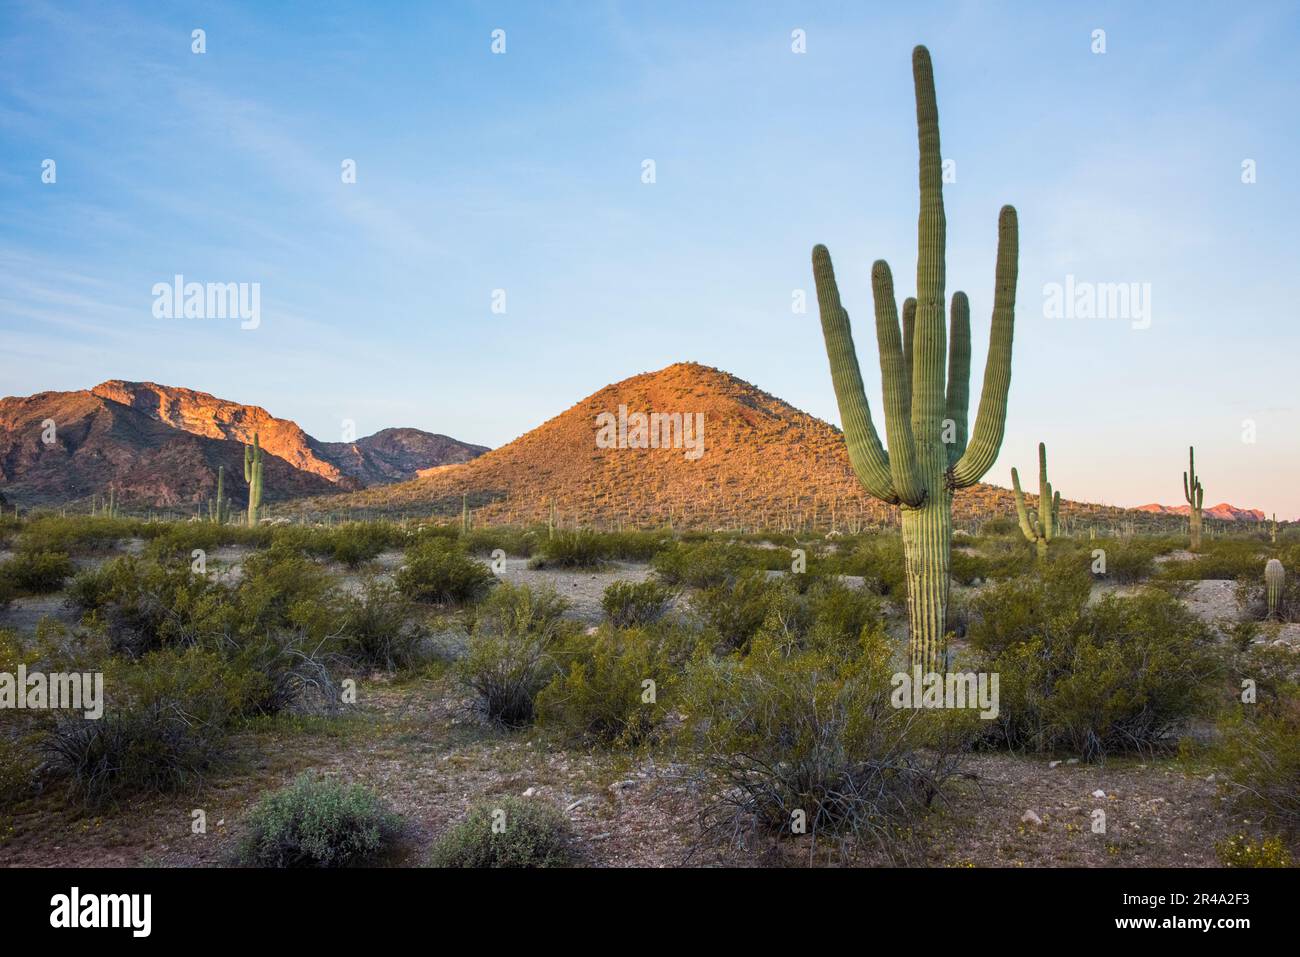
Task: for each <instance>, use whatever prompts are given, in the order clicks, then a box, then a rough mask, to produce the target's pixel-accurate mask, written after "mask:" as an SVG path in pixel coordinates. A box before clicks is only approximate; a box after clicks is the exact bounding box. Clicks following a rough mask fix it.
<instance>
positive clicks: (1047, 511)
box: [1011, 442, 1061, 558]
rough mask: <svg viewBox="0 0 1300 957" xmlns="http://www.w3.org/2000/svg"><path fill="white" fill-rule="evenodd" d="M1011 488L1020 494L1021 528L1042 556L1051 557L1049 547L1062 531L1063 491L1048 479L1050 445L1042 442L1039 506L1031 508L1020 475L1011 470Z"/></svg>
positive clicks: (1017, 510) (1017, 509) (1039, 447)
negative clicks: (1027, 502) (1053, 486)
mask: <svg viewBox="0 0 1300 957" xmlns="http://www.w3.org/2000/svg"><path fill="white" fill-rule="evenodd" d="M1011 488H1012V491H1013V492H1014V494H1015V497H1016V517H1017V518H1018V519H1019V520H1020V531H1021V532H1023V533H1024V536H1025V538H1026V539H1028V540H1029V541H1030V542H1032V543H1033V544H1034V545H1036V546H1037V547H1038V557H1039V558H1046V557H1047V546H1048V545H1050V544H1051V542H1052V539H1054V538H1056V536H1057V535H1059V534H1060V532H1061V493H1060V492H1057V491H1055V490H1054V489H1053V488H1052V483H1051V482H1049V481H1048V480H1047V446H1046V445H1045V444H1044V443H1042V442H1039V443H1038V508H1037V510H1035V509H1031V508H1027V507H1026V505H1025V493H1024V492H1022V491H1021V490H1020V475H1019V473H1017V472H1016V470H1015V469H1012V470H1011Z"/></svg>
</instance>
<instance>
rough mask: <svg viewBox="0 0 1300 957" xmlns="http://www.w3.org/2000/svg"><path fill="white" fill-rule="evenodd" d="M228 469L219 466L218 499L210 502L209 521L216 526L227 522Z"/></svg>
mask: <svg viewBox="0 0 1300 957" xmlns="http://www.w3.org/2000/svg"><path fill="white" fill-rule="evenodd" d="M225 484H226V467H225V466H224V465H218V466H217V498H216V501H213V500H212V499H209V500H208V521H209V522H212V523H213V524H214V525H221V524H223V523H224V522H225V521H226V492H225Z"/></svg>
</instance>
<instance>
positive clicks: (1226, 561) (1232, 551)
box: [1160, 538, 1267, 581]
mask: <svg viewBox="0 0 1300 957" xmlns="http://www.w3.org/2000/svg"><path fill="white" fill-rule="evenodd" d="M1266 560H1267V556H1266V555H1265V546H1264V545H1263V543H1261V542H1256V541H1250V540H1247V539H1239V538H1219V539H1210V540H1208V541H1205V542H1204V543H1203V544H1202V550H1201V553H1200V554H1199V555H1197V556H1196V557H1194V558H1189V559H1180V560H1177V561H1169V562H1165V563H1164V565H1162V566H1161V568H1160V577H1161V578H1165V579H1172V580H1175V581H1178V580H1188V581H1195V580H1205V579H1226V580H1228V581H1235V580H1236V579H1238V578H1243V577H1244V578H1254V579H1258V580H1261V581H1262V580H1263V577H1264V562H1265V561H1266Z"/></svg>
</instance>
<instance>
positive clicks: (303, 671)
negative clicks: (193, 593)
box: [207, 628, 341, 716]
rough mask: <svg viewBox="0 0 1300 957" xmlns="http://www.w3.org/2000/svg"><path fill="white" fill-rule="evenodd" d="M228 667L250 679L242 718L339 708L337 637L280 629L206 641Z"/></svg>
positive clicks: (339, 656) (242, 706) (295, 629)
mask: <svg viewBox="0 0 1300 957" xmlns="http://www.w3.org/2000/svg"><path fill="white" fill-rule="evenodd" d="M207 644H208V645H210V646H211V647H213V648H215V649H216V650H217V651H218V653H219V654H220V655H221V656H222V657H223V659H224V660H226V661H227V662H229V666H230V667H231V668H232V669H234V670H235V671H237V672H239V673H241V674H246V675H248V676H250V677H249V679H248V682H247V686H246V688H245V691H244V694H243V696H242V705H241V714H243V715H245V716H251V715H274V714H280V713H282V712H295V713H303V712H307V713H320V712H332V711H334V710H335V709H336V708H337V707H338V704H339V691H338V684H337V682H336V681H335V677H334V676H335V673H336V672H337V670H338V667H339V665H340V664H341V660H340V659H341V655H340V653H339V652H338V651H337V650H336V647H335V642H334V640H333V636H326V637H324V638H319V637H316V636H314V635H312V634H310V633H309V632H307V631H306V630H304V629H302V628H278V629H272V630H269V631H266V632H262V633H256V634H251V635H233V634H231V633H229V632H226V633H223V634H221V635H218V636H215V637H213V638H209V639H207Z"/></svg>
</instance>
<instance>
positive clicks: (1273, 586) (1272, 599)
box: [1264, 558, 1286, 618]
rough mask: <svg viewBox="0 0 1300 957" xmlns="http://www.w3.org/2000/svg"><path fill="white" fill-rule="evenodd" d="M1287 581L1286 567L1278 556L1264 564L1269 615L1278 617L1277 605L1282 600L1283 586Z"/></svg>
mask: <svg viewBox="0 0 1300 957" xmlns="http://www.w3.org/2000/svg"><path fill="white" fill-rule="evenodd" d="M1285 583H1286V569H1285V568H1283V567H1282V563H1281V562H1280V561H1278V560H1277V559H1276V558H1270V559H1269V560H1268V564H1267V565H1265V566H1264V590H1265V591H1266V592H1267V593H1268V617H1270V618H1276V617H1277V606H1278V603H1279V602H1280V601H1281V600H1282V586H1283V584H1285Z"/></svg>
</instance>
